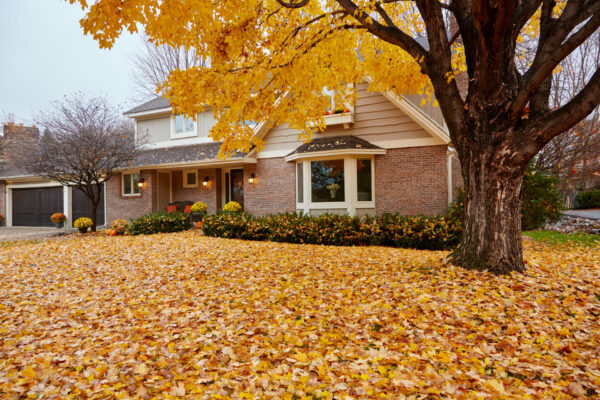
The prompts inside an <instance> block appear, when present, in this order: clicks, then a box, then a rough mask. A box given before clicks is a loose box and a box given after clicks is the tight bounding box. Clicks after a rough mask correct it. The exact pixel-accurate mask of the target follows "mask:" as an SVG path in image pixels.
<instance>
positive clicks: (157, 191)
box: [106, 162, 250, 223]
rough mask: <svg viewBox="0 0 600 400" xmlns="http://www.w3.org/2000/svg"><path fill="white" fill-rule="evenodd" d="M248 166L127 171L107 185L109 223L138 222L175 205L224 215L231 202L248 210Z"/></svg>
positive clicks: (235, 164) (230, 164) (226, 165)
mask: <svg viewBox="0 0 600 400" xmlns="http://www.w3.org/2000/svg"><path fill="white" fill-rule="evenodd" d="M244 176H245V175H244V163H240V162H237V163H227V164H225V165H222V166H214V167H206V166H200V165H196V166H186V167H184V168H182V167H179V168H173V167H163V168H152V169H143V168H142V169H131V170H124V171H122V172H121V174H120V175H117V176H115V177H113V178H112V179H110V180H109V182H108V184H107V199H106V208H107V217H108V218H107V221H108V222H109V223H110V221H112V220H113V219H116V218H123V219H127V220H128V219H130V218H136V217H139V216H141V215H144V214H147V213H150V212H156V211H166V209H167V206H168V205H170V204H173V203H178V202H184V201H190V202H196V201H201V202H203V203H205V204H206V205H207V206H208V212H209V213H216V212H218V211H220V210H221V209H222V208H223V206H224V205H225V204H226V203H227V202H229V201H237V202H238V203H240V204H241V205H242V207H244V192H245V190H244V189H245V186H247V185H249V184H250V183H248V182H247V179H245V178H244Z"/></svg>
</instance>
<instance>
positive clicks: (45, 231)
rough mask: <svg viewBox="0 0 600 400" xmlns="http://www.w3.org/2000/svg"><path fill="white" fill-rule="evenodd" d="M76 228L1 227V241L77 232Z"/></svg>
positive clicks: (41, 237) (40, 237)
mask: <svg viewBox="0 0 600 400" xmlns="http://www.w3.org/2000/svg"><path fill="white" fill-rule="evenodd" d="M76 231H77V230H76V229H75V228H49V227H37V226H36V227H21V226H19V227H16V226H15V227H6V226H2V227H0V241H6V240H31V239H43V238H48V237H52V236H56V235H60V234H65V233H72V232H76Z"/></svg>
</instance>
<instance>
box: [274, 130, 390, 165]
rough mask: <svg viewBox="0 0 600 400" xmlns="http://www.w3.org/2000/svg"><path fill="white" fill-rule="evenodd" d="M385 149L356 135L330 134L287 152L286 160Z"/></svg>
mask: <svg viewBox="0 0 600 400" xmlns="http://www.w3.org/2000/svg"><path fill="white" fill-rule="evenodd" d="M385 152H386V151H385V149H383V148H381V147H379V146H377V145H374V144H373V143H371V142H367V141H366V140H364V139H361V138H359V137H356V136H331V137H325V138H317V139H313V140H311V141H310V142H308V143H304V144H302V145H300V146H298V147H297V148H296V150H294V151H292V152H291V153H290V154H288V155H287V156H286V157H285V159H286V161H291V160H296V159H300V158H305V157H310V156H314V155H315V153H318V154H324V153H331V154H385Z"/></svg>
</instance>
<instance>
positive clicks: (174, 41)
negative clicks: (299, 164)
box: [69, 0, 600, 272]
mask: <svg viewBox="0 0 600 400" xmlns="http://www.w3.org/2000/svg"><path fill="white" fill-rule="evenodd" d="M69 1H70V2H71V3H75V2H77V3H79V4H80V5H81V6H82V7H83V8H84V9H85V10H86V11H87V14H86V17H85V18H84V19H83V20H82V21H81V24H82V26H83V29H84V31H85V32H86V33H88V34H91V35H93V36H94V38H95V39H96V40H97V41H98V42H99V43H100V45H101V46H104V47H110V46H111V45H112V44H113V43H114V41H115V39H116V38H117V37H118V36H119V35H120V33H121V32H122V31H123V30H124V29H127V30H129V31H131V32H135V31H137V30H138V28H139V27H143V29H144V31H145V33H146V34H147V35H148V38H149V40H151V41H152V42H153V43H155V44H158V45H169V46H172V47H174V48H177V47H184V48H193V49H195V51H196V54H197V56H198V57H202V58H203V59H205V60H209V61H210V63H209V65H207V66H200V67H195V68H190V69H187V70H185V71H181V70H176V71H173V72H172V73H171V74H170V77H169V79H168V80H167V81H166V82H165V83H164V85H162V86H161V88H160V90H161V93H162V94H164V95H166V96H167V97H168V98H169V99H170V100H171V103H172V105H173V106H174V111H175V112H184V113H186V114H189V115H195V114H196V113H197V112H199V111H203V110H204V109H205V108H206V107H207V106H208V107H211V108H212V110H213V113H214V114H215V116H216V117H217V123H216V125H215V126H214V127H213V130H212V137H213V139H215V140H219V141H220V140H222V141H223V142H224V143H223V146H222V148H221V150H222V152H223V153H228V152H231V151H234V150H238V149H239V150H243V151H248V150H249V149H250V148H251V147H252V146H253V145H257V146H258V147H259V148H260V145H261V143H260V140H258V139H257V138H256V137H255V136H254V130H253V126H254V125H253V124H249V123H248V121H255V122H264V123H265V124H267V126H268V125H271V124H275V123H278V124H279V123H288V124H289V125H290V126H291V127H294V128H298V129H300V130H301V131H302V132H303V137H304V139H306V138H308V137H310V136H311V134H312V132H313V130H314V126H315V125H318V126H319V127H321V128H324V119H323V116H322V111H323V110H324V109H325V108H326V107H327V105H328V99H327V96H325V95H324V94H323V88H324V87H327V88H329V89H336V93H337V97H338V98H337V101H338V102H351V101H352V100H353V96H355V92H354V90H353V89H352V88H353V86H352V85H349V84H353V83H357V82H361V81H363V80H364V79H367V78H368V79H370V80H371V82H372V84H371V89H373V90H380V91H388V90H389V91H392V92H395V93H396V94H398V95H403V94H405V93H423V94H425V95H429V96H430V98H431V95H433V94H435V99H436V101H437V102H439V106H440V108H441V111H442V114H443V116H444V119H445V121H446V124H447V127H448V131H449V134H450V137H451V139H452V144H453V146H454V147H455V148H456V150H457V153H458V157H459V159H460V161H461V166H462V172H463V178H464V181H465V189H466V191H465V193H466V201H465V235H464V237H463V241H462V243H461V245H460V246H459V249H458V250H457V251H456V252H455V256H454V261H455V262H456V263H458V264H460V265H464V266H468V267H474V268H484V269H490V270H493V271H495V272H508V271H512V270H521V271H522V270H524V269H525V266H524V264H523V261H522V246H521V223H520V219H519V215H520V202H519V193H520V189H521V184H522V181H523V174H524V172H525V171H526V169H527V166H528V164H529V161H530V160H531V159H532V158H533V157H534V156H535V155H536V154H537V153H538V152H539V151H540V150H541V149H542V148H543V147H544V146H545V145H546V144H547V143H548V142H549V141H550V140H552V139H553V138H554V137H556V136H557V135H558V134H560V133H561V132H563V131H565V130H567V129H569V128H571V127H572V126H574V125H575V124H577V123H578V122H579V121H581V120H582V119H584V118H585V117H586V116H587V115H588V114H589V113H591V112H592V110H593V109H594V108H596V107H597V106H598V104H599V103H600V96H599V95H598V93H600V69H596V70H595V71H594V72H593V73H591V74H590V76H589V78H588V79H587V80H586V81H587V82H586V83H585V85H583V86H582V88H581V90H580V91H579V92H578V93H576V94H575V95H574V96H573V97H572V98H570V99H567V100H566V101H565V102H564V103H562V105H561V106H560V107H557V108H555V107H552V106H551V105H550V101H549V100H550V95H551V89H552V73H553V71H554V70H555V69H556V68H557V67H559V66H560V63H561V61H563V60H565V58H566V57H568V56H569V54H571V53H573V51H575V50H576V49H577V48H578V47H580V46H581V45H582V44H583V43H585V42H586V40H587V39H588V38H589V37H590V36H591V35H592V34H593V33H594V32H595V31H596V30H597V29H598V28H599V27H600V1H599V0H414V1H401V0H354V1H353V0H231V1H213V0H177V1H175V0H164V1H160V2H158V1H156V0H136V1H118V0H98V1H96V2H95V3H94V4H93V5H88V4H87V2H86V0H69ZM460 72H465V74H466V75H463V76H465V77H466V82H465V85H466V86H467V87H466V90H465V91H461V90H460V87H459V84H458V82H457V81H458V77H459V76H460Z"/></svg>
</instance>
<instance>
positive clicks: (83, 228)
mask: <svg viewBox="0 0 600 400" xmlns="http://www.w3.org/2000/svg"><path fill="white" fill-rule="evenodd" d="M92 224H93V222H92V220H91V219H89V218H86V217H81V218H77V219H76V220H75V222H74V223H73V226H74V227H75V228H77V229H79V233H86V232H87V230H88V228H90V227H91V226H92Z"/></svg>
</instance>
